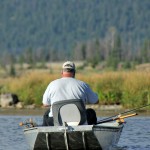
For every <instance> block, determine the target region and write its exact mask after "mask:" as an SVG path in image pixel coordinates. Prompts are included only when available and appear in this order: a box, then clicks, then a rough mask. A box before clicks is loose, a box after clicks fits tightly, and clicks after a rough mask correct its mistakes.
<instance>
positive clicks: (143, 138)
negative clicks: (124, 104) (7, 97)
mask: <svg viewBox="0 0 150 150" xmlns="http://www.w3.org/2000/svg"><path fill="white" fill-rule="evenodd" d="M28 118H29V116H0V150H29V147H28V145H27V143H26V140H25V137H24V135H23V128H22V127H20V126H19V122H21V121H24V120H26V119H28ZM31 118H35V120H36V122H37V123H38V124H41V122H42V117H41V116H31ZM126 121H127V123H126V124H125V127H124V129H123V132H122V134H121V138H120V140H119V143H118V146H117V148H115V150H150V117H133V118H128V119H126Z"/></svg>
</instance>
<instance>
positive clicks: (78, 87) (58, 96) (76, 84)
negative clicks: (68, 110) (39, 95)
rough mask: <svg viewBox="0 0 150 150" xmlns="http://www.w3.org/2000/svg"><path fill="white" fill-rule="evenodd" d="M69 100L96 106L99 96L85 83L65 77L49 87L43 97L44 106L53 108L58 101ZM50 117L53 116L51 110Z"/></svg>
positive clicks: (53, 82)
mask: <svg viewBox="0 0 150 150" xmlns="http://www.w3.org/2000/svg"><path fill="white" fill-rule="evenodd" d="M69 99H82V100H83V102H84V103H87V104H94V103H96V102H97V100H98V96H97V94H96V93H94V92H93V91H92V90H91V88H90V87H89V86H88V85H87V84H86V83H85V82H83V81H80V80H77V79H75V78H72V77H63V78H60V79H57V80H54V81H52V82H51V83H50V84H49V85H48V87H47V89H46V91H45V93H44V95H43V104H45V105H51V106H52V104H53V103H54V102H56V101H61V100H69ZM49 116H50V117H52V116H53V114H52V111H51V109H50V114H49Z"/></svg>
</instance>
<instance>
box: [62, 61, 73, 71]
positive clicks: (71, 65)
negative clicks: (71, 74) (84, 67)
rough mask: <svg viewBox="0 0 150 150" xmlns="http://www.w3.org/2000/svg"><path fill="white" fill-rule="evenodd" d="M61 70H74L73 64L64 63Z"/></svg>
mask: <svg viewBox="0 0 150 150" xmlns="http://www.w3.org/2000/svg"><path fill="white" fill-rule="evenodd" d="M62 68H63V69H71V70H75V64H74V63H73V62H72V61H66V62H65V63H64V64H63V66H62Z"/></svg>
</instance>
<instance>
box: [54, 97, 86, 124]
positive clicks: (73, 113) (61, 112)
mask: <svg viewBox="0 0 150 150" xmlns="http://www.w3.org/2000/svg"><path fill="white" fill-rule="evenodd" d="M52 112H53V118H54V126H61V125H63V124H64V123H65V122H66V123H67V124H68V125H82V124H84V123H85V122H86V109H85V105H84V103H83V101H82V100H81V99H71V100H63V101H58V102H55V103H53V105H52Z"/></svg>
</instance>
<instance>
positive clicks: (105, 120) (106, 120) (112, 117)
mask: <svg viewBox="0 0 150 150" xmlns="http://www.w3.org/2000/svg"><path fill="white" fill-rule="evenodd" d="M147 106H150V104H147V105H143V106H141V107H138V108H134V109H131V110H128V111H125V112H122V113H120V114H118V115H114V116H111V117H108V118H105V119H102V120H100V121H98V122H97V124H100V123H104V122H110V121H113V120H114V119H115V118H118V116H121V115H123V114H126V113H129V112H134V111H136V110H140V109H141V108H144V107H147Z"/></svg>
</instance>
